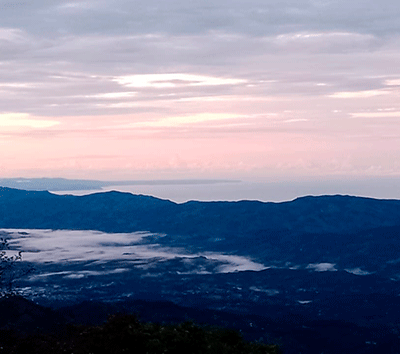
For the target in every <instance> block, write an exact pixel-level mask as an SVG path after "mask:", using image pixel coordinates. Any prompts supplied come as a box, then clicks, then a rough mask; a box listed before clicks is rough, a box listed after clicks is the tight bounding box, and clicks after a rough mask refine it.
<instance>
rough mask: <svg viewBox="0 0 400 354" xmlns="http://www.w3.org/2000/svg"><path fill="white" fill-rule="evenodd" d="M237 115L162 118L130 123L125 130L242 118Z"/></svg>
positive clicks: (215, 114)
mask: <svg viewBox="0 0 400 354" xmlns="http://www.w3.org/2000/svg"><path fill="white" fill-rule="evenodd" d="M243 117H244V116H240V115H238V114H229V113H199V114H193V115H186V116H180V117H168V118H162V119H160V120H158V121H147V122H138V123H132V124H129V125H128V126H127V128H128V127H129V128H166V127H178V126H185V125H191V124H198V123H205V122H213V121H221V120H229V119H238V118H243Z"/></svg>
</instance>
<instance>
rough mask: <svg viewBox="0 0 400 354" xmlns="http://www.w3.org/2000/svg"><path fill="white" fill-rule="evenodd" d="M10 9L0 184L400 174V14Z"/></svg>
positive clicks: (336, 8) (59, 6)
mask: <svg viewBox="0 0 400 354" xmlns="http://www.w3.org/2000/svg"><path fill="white" fill-rule="evenodd" d="M135 4H136V3H129V2H125V1H113V2H110V1H102V2H95V1H91V0H89V1H84V2H83V1H75V2H71V3H65V2H60V1H55V2H52V3H51V4H50V3H48V2H45V1H35V2H34V3H20V4H19V5H18V6H8V7H3V8H1V6H0V18H1V19H2V21H1V22H0V23H1V27H0V175H1V176H2V177H43V176H46V177H66V178H90V179H109V178H113V179H137V178H139V179H143V178H144V179H147V178H148V179H157V178H166V179H168V178H197V177H198V178H239V179H244V180H253V181H278V180H298V179H303V180H309V179H315V178H317V179H324V178H331V177H332V176H333V177H335V178H339V179H346V178H366V177H387V176H400V121H399V119H400V113H399V112H400V70H399V65H398V63H399V62H400V25H399V24H400V21H399V17H400V10H399V9H400V8H399V6H398V5H397V4H396V3H395V2H393V1H389V0H384V1H383V3H382V2H380V3H379V4H375V3H374V2H368V3H365V2H364V1H351V2H348V1H337V2H329V1H328V2H326V1H325V2H322V1H311V2H309V1H300V2H291V1H283V2H271V1H265V2H262V3H260V2H259V1H253V0H251V1H239V2H234V3H231V2H226V1H214V2H212V3H209V4H207V6H206V5H205V4H202V3H187V2H182V1H175V2H173V3H171V2H161V1H157V0H154V1H150V2H147V3H143V4H141V5H140V6H136V5H137V4H136V5H135Z"/></svg>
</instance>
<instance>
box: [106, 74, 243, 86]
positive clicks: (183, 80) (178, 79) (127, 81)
mask: <svg viewBox="0 0 400 354" xmlns="http://www.w3.org/2000/svg"><path fill="white" fill-rule="evenodd" d="M114 81H116V82H118V83H119V84H120V85H123V86H126V87H137V88H145V87H153V88H173V87H179V86H219V85H237V84H243V83H245V82H246V80H241V79H227V78H219V77H212V76H202V75H193V74H180V73H176V74H148V75H130V76H122V77H116V78H114Z"/></svg>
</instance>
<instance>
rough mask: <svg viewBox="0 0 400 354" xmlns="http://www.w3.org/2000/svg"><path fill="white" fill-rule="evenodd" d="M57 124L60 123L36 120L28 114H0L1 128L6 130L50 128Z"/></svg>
mask: <svg viewBox="0 0 400 354" xmlns="http://www.w3.org/2000/svg"><path fill="white" fill-rule="evenodd" d="M57 124H59V122H58V121H54V120H43V119H36V118H33V117H31V116H30V115H29V114H26V113H0V127H4V128H20V127H27V128H34V129H35V128H49V127H53V126H55V125H57Z"/></svg>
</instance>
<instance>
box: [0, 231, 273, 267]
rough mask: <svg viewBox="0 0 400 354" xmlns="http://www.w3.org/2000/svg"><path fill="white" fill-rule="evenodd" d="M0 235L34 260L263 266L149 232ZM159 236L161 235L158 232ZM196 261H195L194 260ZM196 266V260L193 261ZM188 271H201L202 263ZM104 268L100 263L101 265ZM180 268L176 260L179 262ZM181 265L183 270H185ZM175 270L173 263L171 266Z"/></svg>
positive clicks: (49, 232)
mask: <svg viewBox="0 0 400 354" xmlns="http://www.w3.org/2000/svg"><path fill="white" fill-rule="evenodd" d="M0 233H1V234H3V236H2V237H4V236H6V238H8V239H9V245H10V248H11V250H15V251H23V260H24V261H27V262H33V263H37V264H51V263H54V264H60V265H61V264H63V263H67V264H71V263H77V262H78V263H79V262H93V261H95V262H97V263H98V264H104V263H107V262H110V261H122V262H126V265H127V266H128V265H130V266H135V264H136V266H138V267H141V268H146V267H144V266H143V264H144V263H145V264H158V263H161V262H164V263H165V262H166V261H172V260H179V259H181V260H183V262H182V264H183V265H184V264H185V263H187V262H188V261H189V262H190V260H196V259H198V258H199V257H201V260H203V262H200V263H204V262H206V263H213V264H214V265H215V267H213V272H216V273H230V272H236V271H245V270H253V271H260V270H263V269H266V268H267V267H265V266H264V265H263V264H260V263H256V262H254V261H252V260H251V259H248V258H246V257H242V256H235V255H228V254H220V253H215V252H205V253H191V252H189V251H187V250H185V249H181V248H171V247H166V246H162V245H160V244H157V243H153V244H148V243H143V241H144V239H145V238H146V237H148V236H155V235H154V234H150V233H148V232H133V233H118V234H111V233H103V232H99V231H90V230H83V231H72V230H27V229H2V230H0ZM157 236H159V237H162V235H157ZM194 263H195V262H194ZM193 266H194V267H196V264H194V265H193ZM193 266H192V267H191V268H192V269H191V272H195V273H196V272H198V273H202V272H204V264H199V266H198V269H193ZM101 268H103V267H101ZM178 268H179V264H178ZM184 268H185V267H183V269H182V272H184V271H185V269H184ZM174 269H175V270H176V271H179V269H176V264H175V266H174Z"/></svg>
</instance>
